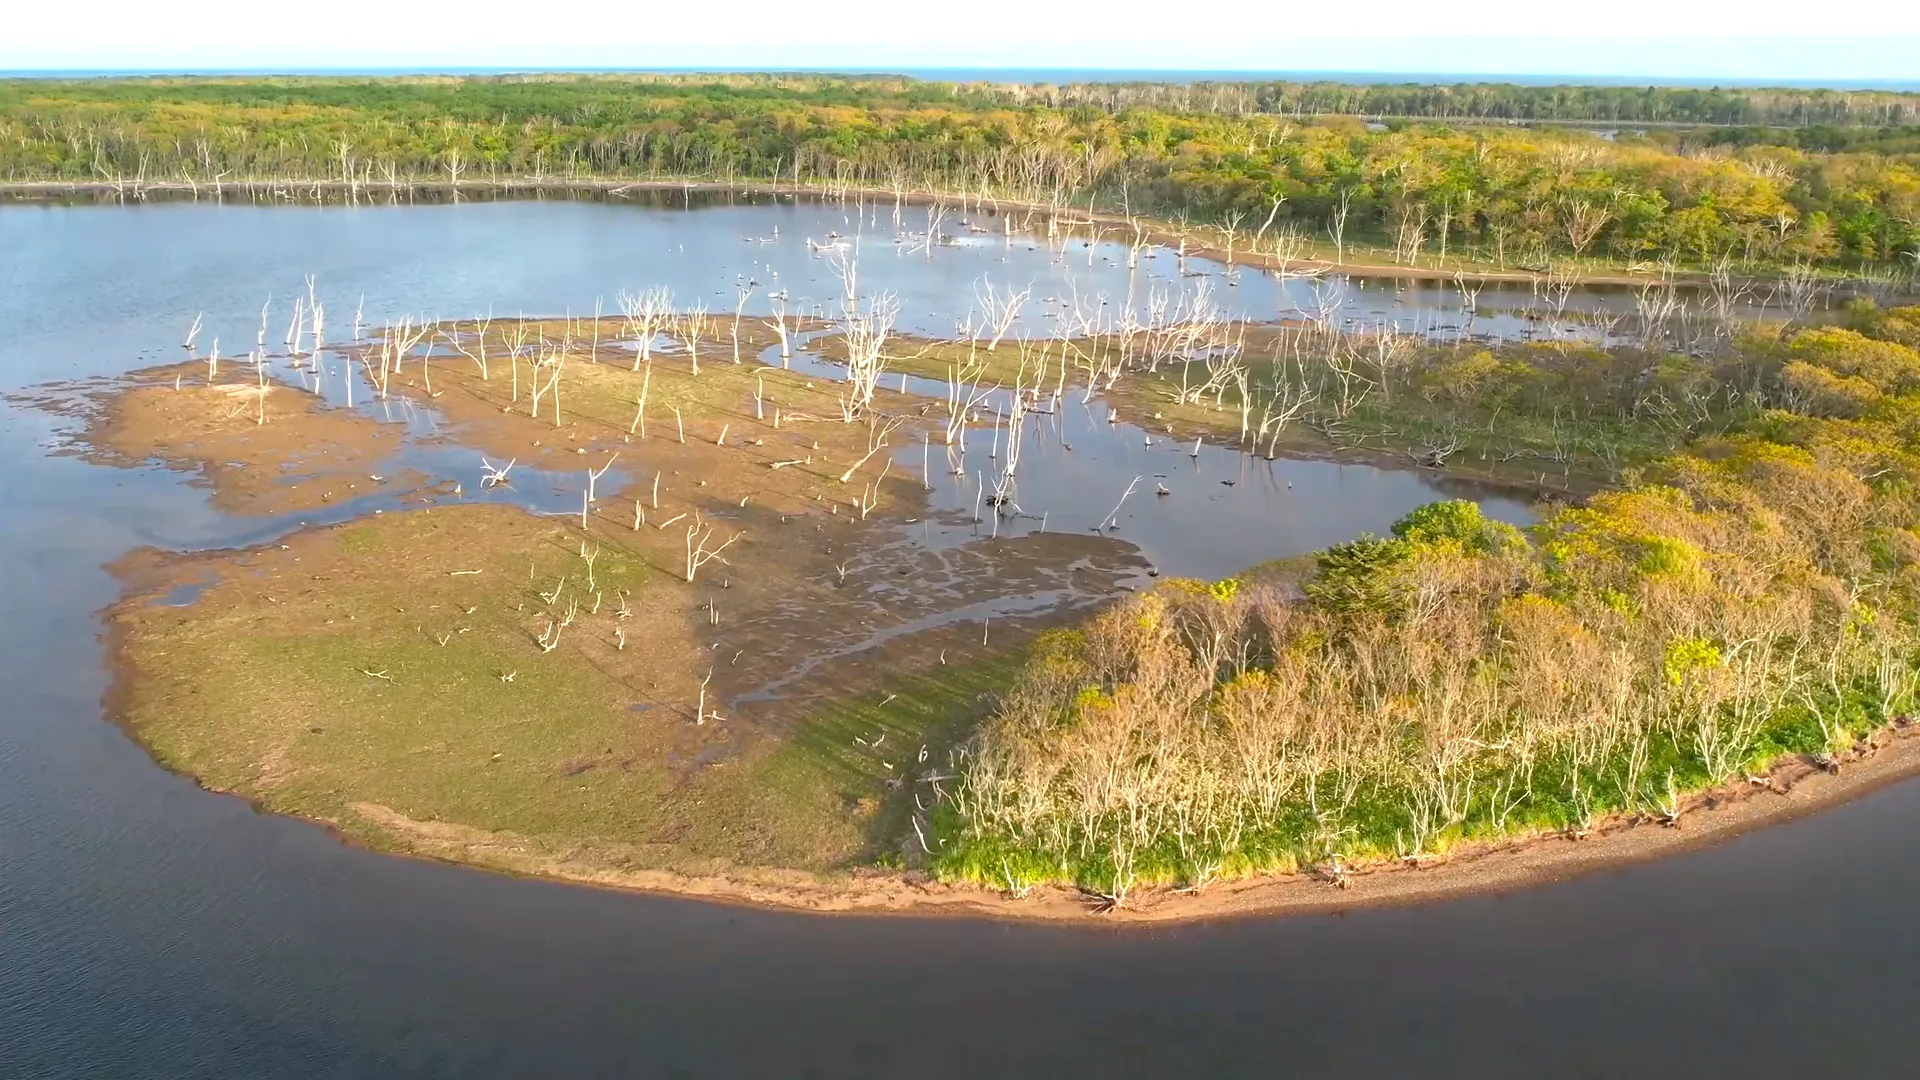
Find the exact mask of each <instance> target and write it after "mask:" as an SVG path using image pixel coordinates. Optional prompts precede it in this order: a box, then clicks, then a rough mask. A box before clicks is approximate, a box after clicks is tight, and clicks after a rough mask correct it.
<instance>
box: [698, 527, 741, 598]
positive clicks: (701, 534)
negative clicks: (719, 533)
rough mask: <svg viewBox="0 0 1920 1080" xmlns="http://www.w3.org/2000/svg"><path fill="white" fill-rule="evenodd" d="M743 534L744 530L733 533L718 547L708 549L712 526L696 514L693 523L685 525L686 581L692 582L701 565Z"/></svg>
mask: <svg viewBox="0 0 1920 1080" xmlns="http://www.w3.org/2000/svg"><path fill="white" fill-rule="evenodd" d="M745 535H747V534H746V533H744V532H739V533H734V534H733V537H732V539H729V540H728V541H726V542H725V543H723V544H721V545H720V546H719V547H716V548H711V549H709V548H708V547H707V543H708V542H709V541H711V540H712V539H713V526H712V525H711V524H706V523H703V522H702V521H701V520H700V518H699V515H697V514H696V515H695V516H694V521H693V524H691V525H689V526H687V583H688V584H692V583H693V579H694V575H696V574H698V573H699V572H700V568H701V567H703V566H705V565H707V564H708V563H710V562H712V561H713V560H714V559H715V558H716V557H717V556H718V555H719V554H720V553H721V552H723V551H725V550H727V548H728V547H730V546H732V544H733V542H734V540H738V539H740V538H741V537H742V536H745Z"/></svg>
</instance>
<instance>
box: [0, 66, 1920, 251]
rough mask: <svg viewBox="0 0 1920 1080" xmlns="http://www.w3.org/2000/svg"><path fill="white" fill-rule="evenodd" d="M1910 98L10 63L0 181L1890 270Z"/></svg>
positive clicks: (1905, 232)
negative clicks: (751, 209) (1182, 222)
mask: <svg viewBox="0 0 1920 1080" xmlns="http://www.w3.org/2000/svg"><path fill="white" fill-rule="evenodd" d="M1916 102H1920V95H1912V94H1896V93H1883V92H1858V93H1856V92H1846V93H1841V92H1836V91H1821V90H1692V89H1658V88H1610V87H1521V86H1493V85H1473V86H1455V87H1421V86H1401V87H1394V86H1375V87H1352V86H1341V85H1338V84H1331V83H1327V84H1292V83H1247V84H1225V83H1216V84H1205V83H1202V84H1193V85H1184V86H1181V85H1172V84H1118V85H1111V84H1084V85H1079V86H1066V87H1049V86H1031V87H1025V86H1006V85H989V84H948V83H934V82H920V81H915V80H911V79H904V78H892V77H874V78H853V77H829V76H814V75H784V76H782V75H713V76H496V77H426V76H421V77H407V78H384V79H370V78H304V77H303V78H170V79H115V80H73V81H56V80H13V81H0V180H4V181H9V182H20V181H32V180H55V181H89V180H93V181H98V180H107V179H119V180H124V179H130V178H134V177H140V178H143V179H145V180H147V181H149V182H151V181H166V180H172V181H176V182H177V181H182V180H186V179H192V180H193V181H195V182H196V183H197V182H210V181H212V180H214V179H215V178H220V179H222V180H226V181H235V180H248V179H270V178H300V179H325V178H342V179H344V178H347V177H350V176H360V177H365V178H367V179H369V180H375V181H387V180H392V181H394V182H404V181H433V180H436V179H437V180H439V181H442V182H444V181H447V180H449V179H452V178H453V177H455V176H458V177H460V178H462V179H470V180H475V181H478V180H483V179H505V178H515V179H524V178H541V179H547V180H551V179H589V178H606V179H614V178H652V177H688V178H713V179H728V180H748V179H762V180H768V179H781V180H792V181H798V182H802V183H816V184H817V183H838V184H853V185H860V186H869V187H877V188H893V189H902V188H909V189H922V190H932V191H955V190H966V191H969V192H974V193H979V192H981V191H983V190H984V191H986V192H989V193H991V194H993V195H995V196H997V197H1003V198H1021V199H1032V200H1035V201H1041V202H1047V203H1051V204H1053V205H1056V206H1057V205H1075V206H1085V205H1087V204H1088V203H1089V202H1092V203H1094V204H1096V205H1099V206H1101V207H1102V208H1104V209H1121V208H1123V207H1124V208H1125V209H1127V210H1130V211H1133V212H1146V213H1151V214H1155V215H1158V216H1165V217H1182V218H1187V219H1189V220H1191V221H1193V222H1196V223H1214V224H1221V223H1234V224H1235V225H1236V227H1237V228H1244V229H1245V230H1246V231H1248V232H1249V233H1251V232H1252V231H1254V229H1255V228H1256V227H1257V226H1258V225H1259V224H1260V223H1261V222H1263V221H1265V220H1267V219H1268V217H1269V216H1270V215H1271V216H1272V218H1273V221H1274V225H1275V227H1276V228H1277V229H1282V230H1284V229H1287V228H1289V227H1291V228H1292V229H1293V230H1295V231H1297V232H1298V233H1300V234H1303V235H1306V236H1309V237H1312V238H1317V239H1320V240H1326V239H1327V238H1328V237H1329V236H1330V235H1331V233H1332V230H1333V229H1334V228H1335V227H1336V226H1337V225H1338V223H1339V222H1340V221H1341V220H1342V218H1343V216H1344V220H1345V223H1346V224H1345V231H1344V238H1345V239H1347V240H1348V241H1349V242H1353V241H1363V242H1376V243H1383V244H1389V245H1391V246H1392V247H1393V249H1394V251H1395V253H1396V255H1397V256H1399V257H1402V258H1403V259H1405V260H1407V261H1416V260H1417V259H1418V258H1419V257H1420V256H1421V255H1422V254H1426V255H1429V256H1431V255H1433V254H1441V255H1445V254H1448V253H1452V254H1473V255H1476V256H1477V257H1482V258H1487V259H1491V260H1497V261H1499V262H1501V263H1503V264H1504V263H1507V262H1509V261H1519V262H1526V263H1537V262H1540V261H1544V260H1546V259H1548V258H1551V257H1563V256H1568V255H1572V256H1576V257H1603V258H1607V259H1611V260H1617V261H1645V260H1655V259H1671V260H1674V261H1676V262H1679V263H1683V264H1696V265H1697V264H1702V263H1708V262H1713V261H1716V260H1719V259H1723V258H1727V259H1733V260H1738V261H1741V262H1745V263H1748V264H1781V263H1788V262H1808V263H1816V264H1825V265H1831V266H1837V267H1845V268H1851V269H1865V270H1874V271H1876V272H1889V273H1891V272H1906V273H1911V272H1912V271H1913V269H1914V266H1915V263H1916V262H1920V127H1915V126H1910V125H1912V124H1913V122H1914V120H1915V117H1916V112H1915V109H1916ZM1333 113H1354V114H1362V115H1392V116H1394V117H1398V118H1397V119H1392V120H1389V121H1386V122H1384V123H1383V122H1363V121H1362V120H1361V119H1358V118H1357V117H1355V116H1344V115H1330V114H1333ZM1406 117H1432V118H1435V119H1433V120H1422V119H1405V118H1406ZM1514 119H1525V120H1529V121H1569V122H1571V121H1606V122H1618V123H1619V124H1620V127H1619V128H1618V129H1608V130H1603V131H1594V130H1584V129H1577V128H1568V127H1555V126H1550V125H1544V124H1540V123H1531V124H1528V125H1524V126H1523V125H1519V124H1515V123H1512V122H1510V121H1511V120H1514ZM1439 121H1445V122H1439ZM1471 121H1480V122H1471ZM1485 121H1493V122H1485ZM1470 122H1471V123H1470ZM1634 123H1646V124H1649V125H1654V126H1649V127H1647V128H1644V129H1639V128H1634V127H1632V124H1634ZM1708 124H1712V125H1721V126H1700V125H1708ZM1675 125H1677V126H1675ZM1689 125H1691V126H1689ZM1729 125H1731V126H1729ZM1276 200H1277V201H1278V205H1277V208H1276ZM1343 209H1344V211H1345V213H1344V215H1343V214H1342V211H1343Z"/></svg>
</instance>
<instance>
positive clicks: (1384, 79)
mask: <svg viewBox="0 0 1920 1080" xmlns="http://www.w3.org/2000/svg"><path fill="white" fill-rule="evenodd" d="M769 71H774V72H779V73H783V74H784V73H791V74H808V75H905V76H907V77H909V78H915V79H926V80H929V81H935V82H992V83H1026V84H1036V83H1047V84H1052V85H1056V86H1058V85H1061V84H1064V83H1121V82H1157V83H1198V82H1336V83H1347V84H1351V85H1355V86H1366V85H1380V84H1407V83H1412V84H1419V85H1453V84H1458V83H1506V84H1513V85H1519V86H1670V87H1701V88H1710V87H1792V88H1801V89H1831V90H1897V91H1905V92H1909V93H1920V79H1849V78H1832V79H1702V78H1694V77H1691V76H1686V75H1672V76H1657V77H1655V76H1632V77H1628V76H1610V75H1554V74H1538V75H1515V74H1502V75H1493V74H1477V73H1473V72H1447V71H1203V70H1185V71H1183V70H1159V69H1151V68H959V67H955V68H902V69H899V70H896V71H883V70H878V69H872V68H777V69H770V68H737V69H734V68H567V67H560V68H516V67H497V68H496V67H468V68H456V67H447V68H293V69H274V70H266V69H248V68H219V69H214V68H208V69H187V70H180V71H165V70H160V69H140V70H133V69H100V70H89V69H71V70H61V71H36V70H20V71H0V78H8V79H18V78H27V79H76V78H114V77H128V76H142V75H333V76H359V77H378V76H387V75H512V74H522V73H532V72H539V73H550V74H662V75H687V74H699V73H715V74H750V73H765V72H769Z"/></svg>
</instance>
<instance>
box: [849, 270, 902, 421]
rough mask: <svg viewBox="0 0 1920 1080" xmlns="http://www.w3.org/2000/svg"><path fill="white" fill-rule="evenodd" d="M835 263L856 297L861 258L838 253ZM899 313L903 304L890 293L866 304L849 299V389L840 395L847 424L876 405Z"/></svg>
mask: <svg viewBox="0 0 1920 1080" xmlns="http://www.w3.org/2000/svg"><path fill="white" fill-rule="evenodd" d="M833 262H834V265H835V268H836V269H838V270H839V271H840V279H841V283H842V284H843V285H844V286H845V287H846V290H847V295H848V296H849V297H853V296H855V295H856V293H855V287H856V285H857V283H858V280H859V272H860V271H859V264H858V260H857V259H846V258H842V257H840V256H838V255H837V254H836V255H835V256H834V259H833ZM899 312H900V303H899V301H898V300H896V299H895V298H894V295H893V294H892V293H890V292H885V293H881V294H879V295H878V296H875V297H873V298H872V299H871V300H869V301H868V302H867V303H866V304H865V305H864V306H862V305H861V304H860V303H859V301H858V300H854V299H849V300H848V301H847V310H846V314H845V316H844V317H843V318H842V320H841V324H840V332H841V338H842V340H844V341H845V342H846V345H847V390H846V392H845V393H843V394H842V395H841V396H840V418H841V419H842V420H844V421H846V422H847V423H852V422H853V421H854V420H855V419H857V418H859V417H860V416H861V415H863V414H864V413H865V412H866V411H867V409H868V408H870V407H871V406H872V404H873V393H874V391H875V390H876V389H878V388H879V385H880V376H881V374H882V373H883V372H885V370H886V366H887V355H886V346H887V338H888V336H889V335H890V334H892V333H893V320H894V318H895V317H896V316H897V315H898V314H899Z"/></svg>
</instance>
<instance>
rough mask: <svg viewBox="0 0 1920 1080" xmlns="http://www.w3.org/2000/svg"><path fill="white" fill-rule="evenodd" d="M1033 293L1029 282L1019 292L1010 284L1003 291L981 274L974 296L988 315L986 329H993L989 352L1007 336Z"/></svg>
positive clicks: (988, 346)
mask: <svg viewBox="0 0 1920 1080" xmlns="http://www.w3.org/2000/svg"><path fill="white" fill-rule="evenodd" d="M1032 294H1033V286H1032V284H1028V286H1027V287H1026V288H1024V289H1021V290H1019V291H1017V292H1016V291H1015V290H1014V288H1013V286H1011V285H1009V286H1007V287H1006V290H1005V291H1004V292H1003V291H1001V290H999V289H996V288H994V285H993V282H992V281H990V280H988V279H987V277H986V276H985V275H981V278H980V281H979V282H978V283H977V284H976V285H974V288H973V296H974V299H975V300H977V301H979V304H980V310H981V312H982V313H983V314H984V315H985V316H986V319H987V323H986V326H985V327H984V329H988V330H991V331H993V336H992V337H991V338H989V339H988V340H987V351H988V352H992V351H993V350H994V348H995V347H996V346H998V345H999V344H1000V339H1001V338H1004V337H1006V336H1007V331H1008V329H1010V328H1011V327H1012V326H1013V323H1014V320H1015V319H1018V318H1019V317H1020V309H1021V307H1023V306H1024V305H1025V304H1026V302H1027V298H1028V297H1029V296H1031V295H1032Z"/></svg>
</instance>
